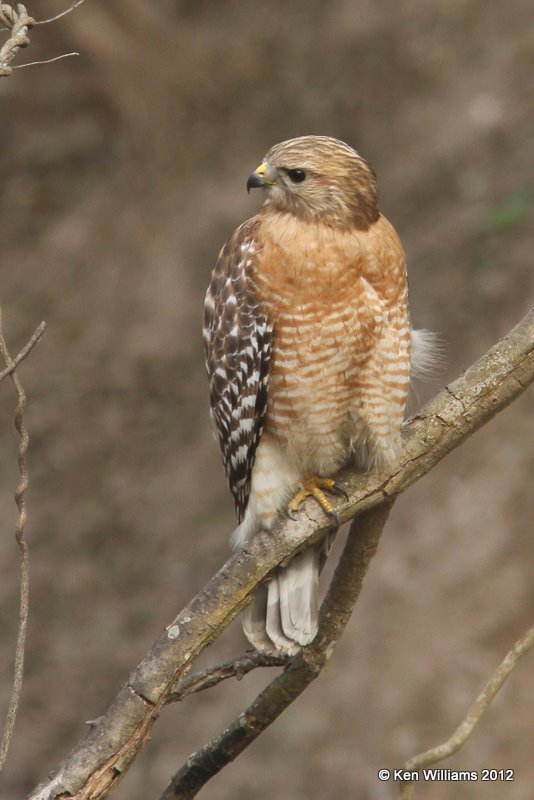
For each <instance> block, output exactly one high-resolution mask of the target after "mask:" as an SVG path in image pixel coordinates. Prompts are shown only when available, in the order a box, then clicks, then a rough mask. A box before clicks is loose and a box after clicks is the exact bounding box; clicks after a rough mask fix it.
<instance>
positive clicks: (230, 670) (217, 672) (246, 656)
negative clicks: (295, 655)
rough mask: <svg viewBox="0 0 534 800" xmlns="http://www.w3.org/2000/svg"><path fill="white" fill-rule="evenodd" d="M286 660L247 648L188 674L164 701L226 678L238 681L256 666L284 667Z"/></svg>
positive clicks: (172, 700)
mask: <svg viewBox="0 0 534 800" xmlns="http://www.w3.org/2000/svg"><path fill="white" fill-rule="evenodd" d="M287 662H288V659H287V658H286V657H285V656H268V655H265V654H264V653H258V651H257V650H248V651H247V652H246V653H243V655H241V656H237V658H232V659H231V660H229V661H225V662H224V663H223V664H217V665H216V666H214V667H209V668H208V669H206V670H204V671H203V672H195V674H194V675H188V676H187V678H184V679H183V680H182V681H180V682H179V683H178V684H177V685H176V687H175V688H174V689H173V690H172V691H171V693H170V695H169V696H168V697H167V701H166V702H167V703H176V702H178V701H180V700H183V699H184V697H187V696H188V695H190V694H194V693H195V692H202V691H204V689H211V688H212V687H213V686H217V685H218V684H219V683H221V681H226V680H228V678H237V680H238V681H239V680H241V678H242V677H243V675H246V674H247V672H251V670H253V669H257V668H258V667H284V666H285V665H286V664H287Z"/></svg>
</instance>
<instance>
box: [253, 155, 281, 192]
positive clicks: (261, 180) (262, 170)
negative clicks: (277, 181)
mask: <svg viewBox="0 0 534 800" xmlns="http://www.w3.org/2000/svg"><path fill="white" fill-rule="evenodd" d="M268 172H271V170H270V169H269V165H268V164H267V162H266V161H264V162H263V164H260V166H259V167H258V168H257V169H255V170H254V172H252V173H251V174H250V175H249V176H248V180H247V192H250V190H251V189H264V188H266V187H267V186H272V185H273V183H274V180H269V177H268Z"/></svg>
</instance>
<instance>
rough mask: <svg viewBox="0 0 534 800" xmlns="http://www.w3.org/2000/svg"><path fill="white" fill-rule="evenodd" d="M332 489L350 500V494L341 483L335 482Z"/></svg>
mask: <svg viewBox="0 0 534 800" xmlns="http://www.w3.org/2000/svg"><path fill="white" fill-rule="evenodd" d="M331 491H332V492H333V493H334V494H337V495H338V496H339V497H343V498H344V499H345V500H346V501H347V502H348V500H349V496H348V494H347V493H346V491H345V489H344V488H343V487H342V486H341V485H340V484H339V483H334V485H333V486H332V489H331Z"/></svg>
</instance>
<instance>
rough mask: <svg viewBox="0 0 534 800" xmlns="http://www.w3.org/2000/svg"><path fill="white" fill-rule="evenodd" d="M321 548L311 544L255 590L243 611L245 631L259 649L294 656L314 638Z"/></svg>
mask: <svg viewBox="0 0 534 800" xmlns="http://www.w3.org/2000/svg"><path fill="white" fill-rule="evenodd" d="M322 549H323V548H322V547H321V546H315V547H308V548H307V549H306V550H304V551H303V552H302V553H299V554H298V555H296V556H295V557H294V558H293V559H292V560H291V561H290V562H289V564H288V565H287V566H286V567H278V569H277V570H276V571H275V572H274V574H273V576H272V578H271V580H270V581H269V583H268V584H267V585H264V586H259V587H258V588H257V589H256V591H255V593H254V596H253V598H252V602H251V603H250V605H249V606H247V608H246V609H245V611H244V612H243V630H244V631H245V635H246V637H247V639H248V640H249V642H250V643H251V644H252V645H254V647H255V648H256V649H257V650H260V651H261V652H264V653H277V654H282V655H294V654H295V653H297V652H298V650H299V649H300V647H302V646H304V645H307V644H310V642H311V641H313V639H314V638H315V635H316V633H317V624H318V609H319V570H320V566H321V552H322Z"/></svg>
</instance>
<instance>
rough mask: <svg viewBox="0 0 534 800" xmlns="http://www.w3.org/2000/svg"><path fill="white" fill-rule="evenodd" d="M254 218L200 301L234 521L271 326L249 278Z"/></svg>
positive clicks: (265, 376) (257, 418)
mask: <svg viewBox="0 0 534 800" xmlns="http://www.w3.org/2000/svg"><path fill="white" fill-rule="evenodd" d="M258 227H259V221H258V220H254V219H252V220H249V221H248V222H245V223H244V224H243V225H241V226H240V227H239V228H238V229H237V230H236V231H235V233H234V234H233V236H232V237H231V238H230V239H229V240H228V242H227V243H226V244H225V246H224V247H223V249H222V250H221V252H220V254H219V258H218V260H217V264H216V265H215V269H214V271H213V275H212V280H211V283H210V286H209V288H208V291H207V294H206V300H205V304H204V346H205V351H206V366H207V370H208V377H209V382H210V405H211V415H212V418H213V420H214V422H215V426H216V428H217V433H218V436H219V444H220V446H221V451H222V456H223V463H224V468H225V470H226V476H227V478H228V484H229V486H230V491H231V492H232V495H233V497H234V502H235V506H236V511H237V517H238V520H239V522H241V521H242V519H243V516H244V514H245V509H246V507H247V503H248V498H249V494H250V479H251V473H252V467H253V466H254V458H255V453H256V448H257V446H258V444H259V441H260V438H261V434H262V431H263V425H264V421H265V412H266V409H267V389H268V382H269V363H270V360H271V343H272V328H271V327H270V326H269V324H268V321H267V317H266V316H265V315H264V314H262V313H261V311H260V306H259V302H258V300H257V297H256V294H255V287H254V283H253V280H252V277H251V271H252V266H253V264H254V262H255V260H256V259H257V258H258V253H259V252H260V250H261V245H260V243H259V241H258V237H257V233H258Z"/></svg>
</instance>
